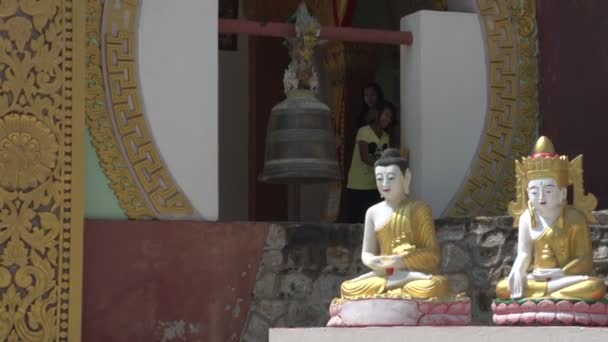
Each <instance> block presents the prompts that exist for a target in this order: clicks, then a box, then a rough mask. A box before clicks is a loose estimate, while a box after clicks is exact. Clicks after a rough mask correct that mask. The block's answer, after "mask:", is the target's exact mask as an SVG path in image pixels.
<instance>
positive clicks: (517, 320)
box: [492, 299, 608, 326]
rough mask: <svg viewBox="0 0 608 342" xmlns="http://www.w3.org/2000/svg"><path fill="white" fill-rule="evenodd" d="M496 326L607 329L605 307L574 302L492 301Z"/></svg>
mask: <svg viewBox="0 0 608 342" xmlns="http://www.w3.org/2000/svg"><path fill="white" fill-rule="evenodd" d="M492 312H493V313H494V315H493V317H492V318H493V320H494V324H496V325H532V324H534V325H586V326H608V303H607V302H606V301H605V300H604V301H598V302H586V301H576V300H549V299H542V300H534V301H533V300H518V301H503V300H495V301H494V303H492Z"/></svg>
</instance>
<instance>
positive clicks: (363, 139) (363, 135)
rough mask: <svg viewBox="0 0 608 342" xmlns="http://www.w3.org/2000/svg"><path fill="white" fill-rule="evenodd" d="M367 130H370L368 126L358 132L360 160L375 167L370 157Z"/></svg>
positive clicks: (357, 140)
mask: <svg viewBox="0 0 608 342" xmlns="http://www.w3.org/2000/svg"><path fill="white" fill-rule="evenodd" d="M366 129H369V127H368V126H365V127H361V128H359V130H358V131H357V137H356V138H355V141H356V142H357V146H358V147H359V159H361V161H362V162H363V163H364V164H365V165H369V166H374V162H373V161H372V160H371V158H370V157H369V145H368V144H369V140H370V137H369V134H368V132H367V130H366Z"/></svg>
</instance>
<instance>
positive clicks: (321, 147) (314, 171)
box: [259, 2, 340, 184]
mask: <svg viewBox="0 0 608 342" xmlns="http://www.w3.org/2000/svg"><path fill="white" fill-rule="evenodd" d="M293 18H295V31H296V37H295V38H288V39H286V40H285V45H287V48H288V49H289V54H290V56H291V63H290V64H289V66H288V67H287V70H285V75H284V77H283V85H284V87H285V93H286V94H287V98H286V99H285V100H284V101H283V102H281V103H279V104H278V105H276V106H274V108H273V109H272V113H271V114H270V120H269V121H268V130H267V134H266V155H265V161H264V171H262V174H261V175H260V178H259V179H260V180H261V181H263V182H268V183H277V184H301V183H326V182H335V181H337V180H339V179H340V171H339V168H338V162H337V160H336V137H335V135H334V131H333V129H332V125H331V117H330V111H329V107H327V106H326V105H325V104H323V103H322V102H320V101H319V100H317V98H316V97H315V95H314V94H315V92H316V90H317V89H318V85H319V84H318V80H317V73H316V71H315V67H314V63H313V60H312V56H313V54H314V47H315V46H316V45H318V41H317V37H318V36H319V32H320V29H321V25H320V23H319V21H318V20H317V19H316V18H315V17H313V16H311V15H310V13H309V12H308V9H307V8H306V4H305V3H304V2H301V3H300V5H299V6H298V9H297V10H296V13H295V14H294V15H293V17H292V19H293Z"/></svg>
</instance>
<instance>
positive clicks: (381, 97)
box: [356, 82, 384, 128]
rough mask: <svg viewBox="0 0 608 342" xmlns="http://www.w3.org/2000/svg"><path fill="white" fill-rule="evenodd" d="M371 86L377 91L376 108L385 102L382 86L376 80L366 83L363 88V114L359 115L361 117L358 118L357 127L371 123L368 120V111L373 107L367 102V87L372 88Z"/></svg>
mask: <svg viewBox="0 0 608 342" xmlns="http://www.w3.org/2000/svg"><path fill="white" fill-rule="evenodd" d="M370 88H371V89H373V90H374V92H376V97H377V101H376V108H375V109H377V108H378V104H381V103H383V102H384V92H383V91H382V87H380V85H379V84H378V83H376V82H370V83H368V84H366V85H365V87H363V88H362V89H361V114H360V115H359V117H358V118H357V120H356V127H357V128H360V127H363V126H365V125H369V124H370V123H369V122H368V121H367V115H368V112H369V111H370V110H371V108H370V107H369V106H368V105H367V103H365V89H370Z"/></svg>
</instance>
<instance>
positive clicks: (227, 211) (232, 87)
mask: <svg viewBox="0 0 608 342" xmlns="http://www.w3.org/2000/svg"><path fill="white" fill-rule="evenodd" d="M248 42H249V39H248V37H247V36H245V35H240V36H239V37H238V43H237V47H238V50H237V51H219V68H220V70H219V127H220V132H219V139H220V140H219V141H220V145H219V150H220V156H219V162H220V163H219V166H220V174H219V180H220V184H219V186H220V189H219V190H220V193H219V199H220V219H221V220H245V221H246V220H247V219H248V209H249V198H248V190H249V189H248V174H249V171H248V170H249V168H248V165H249V162H248V158H249V156H248V152H249V146H248V142H249V141H248V137H249V126H248V125H249V44H248Z"/></svg>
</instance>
